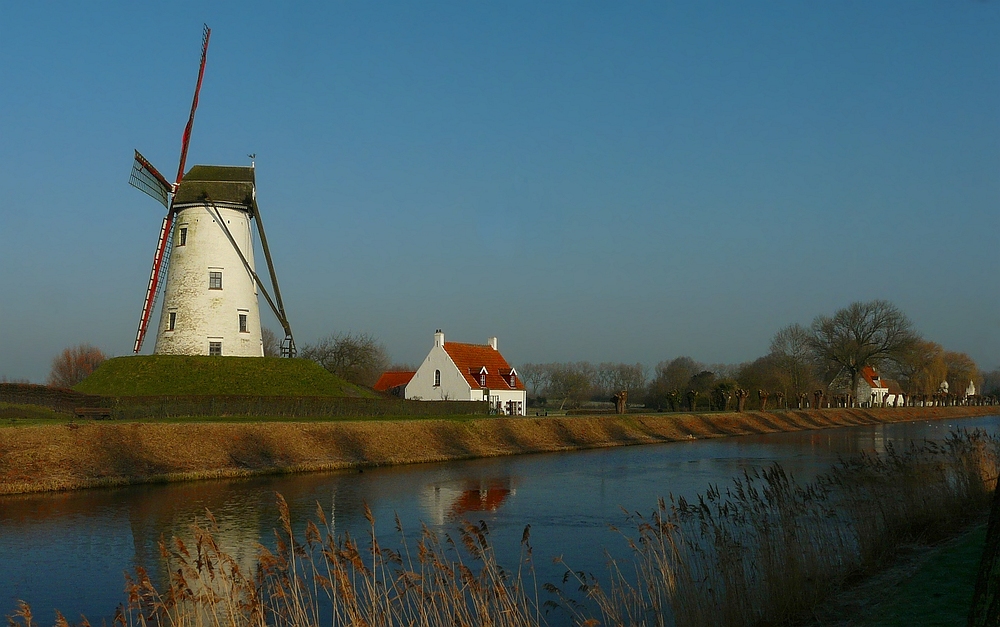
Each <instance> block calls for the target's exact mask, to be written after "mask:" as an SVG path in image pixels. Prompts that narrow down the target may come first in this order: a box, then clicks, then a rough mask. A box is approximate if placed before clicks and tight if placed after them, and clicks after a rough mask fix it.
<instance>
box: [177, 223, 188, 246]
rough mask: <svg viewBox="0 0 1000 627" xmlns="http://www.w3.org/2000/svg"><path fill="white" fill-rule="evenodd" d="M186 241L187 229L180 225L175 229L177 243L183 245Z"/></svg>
mask: <svg viewBox="0 0 1000 627" xmlns="http://www.w3.org/2000/svg"><path fill="white" fill-rule="evenodd" d="M187 241H188V230H187V227H186V226H182V227H181V228H179V229H178V230H177V245H178V246H185V245H186V244H187Z"/></svg>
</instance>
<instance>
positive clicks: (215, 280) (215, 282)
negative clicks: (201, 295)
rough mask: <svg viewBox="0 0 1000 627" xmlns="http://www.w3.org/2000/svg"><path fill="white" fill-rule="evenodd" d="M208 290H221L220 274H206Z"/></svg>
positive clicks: (219, 272)
mask: <svg viewBox="0 0 1000 627" xmlns="http://www.w3.org/2000/svg"><path fill="white" fill-rule="evenodd" d="M208 289H210V290H221V289H222V272H221V271H218V272H215V271H213V272H209V273H208Z"/></svg>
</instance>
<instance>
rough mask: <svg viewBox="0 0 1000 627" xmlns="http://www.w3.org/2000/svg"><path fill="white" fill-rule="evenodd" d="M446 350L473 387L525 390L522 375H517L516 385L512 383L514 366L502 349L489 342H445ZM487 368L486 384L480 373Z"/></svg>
mask: <svg viewBox="0 0 1000 627" xmlns="http://www.w3.org/2000/svg"><path fill="white" fill-rule="evenodd" d="M444 350H445V352H446V353H448V356H449V357H451V360H452V361H454V362H455V365H456V366H458V371H459V372H461V373H462V375H463V376H464V377H465V380H466V381H468V382H469V385H471V386H472V389H474V390H475V389H481V388H483V387H487V388H489V389H491V390H523V389H524V383H522V382H521V377H519V376H515V378H514V386H513V387H511V385H510V373H511V370H512V368H511V367H510V365H509V364H508V363H507V360H506V359H504V358H503V355H501V354H500V351H498V350H494V349H493V347H492V346H490V345H489V344H462V343H461V342H445V344H444ZM483 367H485V368H486V385H485V386H483V385H480V384H479V373H480V372H481V371H482V369H483Z"/></svg>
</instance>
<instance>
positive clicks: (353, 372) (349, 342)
mask: <svg viewBox="0 0 1000 627" xmlns="http://www.w3.org/2000/svg"><path fill="white" fill-rule="evenodd" d="M299 355H300V356H301V357H302V358H304V359H311V360H312V361H315V362H316V363H318V364H319V365H321V366H323V367H324V368H326V369H327V370H329V371H330V372H331V373H333V374H335V375H337V376H338V377H341V378H342V379H345V380H346V381H349V382H351V383H355V384H357V385H364V386H368V387H371V386H373V385H375V382H376V381H378V378H379V376H381V374H382V372H384V371H385V370H386V368H387V367H388V366H389V354H388V352H386V349H385V346H384V345H383V344H382V343H381V342H379V341H378V340H376V339H375V337H374V336H373V335H371V334H369V333H358V334H354V333H338V334H337V335H328V336H327V337H325V338H322V339H321V340H319V341H318V342H316V343H315V344H307V345H306V346H305V347H303V348H302V350H301V351H300V352H299Z"/></svg>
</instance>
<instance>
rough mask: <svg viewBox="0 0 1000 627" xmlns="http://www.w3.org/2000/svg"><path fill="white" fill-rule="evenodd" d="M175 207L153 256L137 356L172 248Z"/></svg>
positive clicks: (161, 233) (141, 319) (138, 332)
mask: <svg viewBox="0 0 1000 627" xmlns="http://www.w3.org/2000/svg"><path fill="white" fill-rule="evenodd" d="M172 209H173V207H171V208H170V210H168V211H167V216H166V217H165V218H163V224H162V225H160V239H159V241H157V243H156V253H155V254H154V255H153V269H152V271H151V272H150V274H149V285H148V286H147V287H146V298H145V300H143V302H142V315H141V316H140V317H139V330H138V331H137V332H136V334H135V346H134V347H133V348H132V351H133V352H135V353H136V354H138V353H139V350H140V349H141V348H142V341H143V340H144V339H145V338H146V329H147V328H148V327H149V317H150V315H152V313H153V307H154V306H155V305H156V294H157V292H158V291H159V290H158V289H157V288H158V287H159V284H160V275H161V274H162V273H163V258H164V256H165V253H166V251H167V249H168V248H169V246H170V236H171V234H172V232H173V229H172V228H171V226H173V223H174V212H173V211H172Z"/></svg>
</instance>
